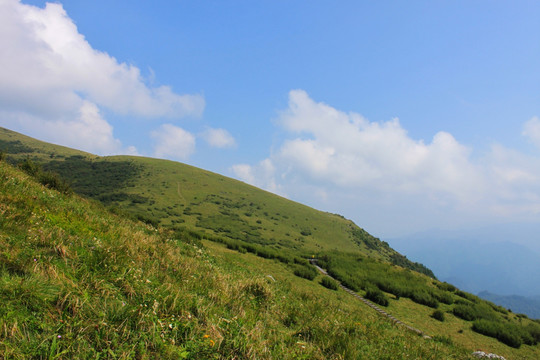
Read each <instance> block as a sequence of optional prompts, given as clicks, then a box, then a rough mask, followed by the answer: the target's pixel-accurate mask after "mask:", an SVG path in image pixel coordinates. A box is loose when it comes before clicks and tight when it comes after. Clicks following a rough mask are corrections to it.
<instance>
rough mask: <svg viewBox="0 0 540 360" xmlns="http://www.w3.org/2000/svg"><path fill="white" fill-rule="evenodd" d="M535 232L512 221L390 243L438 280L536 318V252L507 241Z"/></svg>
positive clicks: (539, 310) (539, 265) (539, 288)
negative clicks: (510, 223) (491, 226)
mask: <svg viewBox="0 0 540 360" xmlns="http://www.w3.org/2000/svg"><path fill="white" fill-rule="evenodd" d="M538 233H539V232H538V230H537V229H536V227H535V226H534V225H530V224H525V225H519V224H512V225H500V226H497V227H493V228H489V229H488V228H484V229H476V230H471V231H468V232H465V231H463V232H444V231H430V232H425V233H421V234H416V235H413V236H409V237H403V238H399V239H393V240H389V243H390V244H391V245H392V247H393V248H394V249H396V250H398V251H399V252H401V253H403V254H406V255H407V256H408V257H409V258H410V259H411V260H413V261H419V262H422V263H423V264H425V265H426V266H428V267H429V268H430V269H432V270H433V272H434V273H435V275H436V276H437V278H438V279H439V280H441V281H447V282H449V283H452V284H454V285H456V286H458V287H459V288H461V289H463V290H466V291H469V292H472V293H476V294H479V296H480V297H482V298H484V299H486V300H489V301H492V302H494V303H496V304H498V305H501V306H503V307H505V308H509V309H511V310H512V311H514V312H517V313H523V314H527V315H528V316H530V317H532V318H540V296H539V295H540V281H538V274H540V254H539V253H538V252H537V251H535V249H533V247H532V245H531V246H526V245H522V244H518V243H514V242H510V240H512V241H513V240H515V239H520V240H522V241H523V239H534V238H533V237H534V236H535V234H538ZM512 235H513V236H512ZM531 244H532V243H531ZM495 294H498V295H495Z"/></svg>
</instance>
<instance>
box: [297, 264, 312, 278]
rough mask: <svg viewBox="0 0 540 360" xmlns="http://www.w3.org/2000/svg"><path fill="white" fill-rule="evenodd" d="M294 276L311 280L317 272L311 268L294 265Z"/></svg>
mask: <svg viewBox="0 0 540 360" xmlns="http://www.w3.org/2000/svg"><path fill="white" fill-rule="evenodd" d="M294 275H296V276H299V277H301V278H304V279H308V280H313V279H315V277H316V276H317V270H316V269H315V268H313V267H311V266H309V265H308V266H302V265H296V267H295V268H294Z"/></svg>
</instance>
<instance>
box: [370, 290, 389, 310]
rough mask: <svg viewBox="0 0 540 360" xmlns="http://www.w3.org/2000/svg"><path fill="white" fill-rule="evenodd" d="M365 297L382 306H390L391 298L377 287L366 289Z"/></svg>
mask: <svg viewBox="0 0 540 360" xmlns="http://www.w3.org/2000/svg"><path fill="white" fill-rule="evenodd" d="M365 298H366V299H368V300H371V301H373V302H374V303H376V304H379V305H381V306H388V304H390V300H389V299H388V297H387V296H386V295H384V293H383V292H382V291H381V290H379V289H378V288H376V287H370V288H368V289H367V290H366V295H365Z"/></svg>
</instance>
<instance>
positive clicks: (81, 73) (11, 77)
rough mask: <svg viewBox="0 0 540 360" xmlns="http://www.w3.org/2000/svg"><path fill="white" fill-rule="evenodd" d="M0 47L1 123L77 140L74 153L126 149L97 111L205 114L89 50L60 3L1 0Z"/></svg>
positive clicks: (200, 105)
mask: <svg viewBox="0 0 540 360" xmlns="http://www.w3.org/2000/svg"><path fill="white" fill-rule="evenodd" d="M0 47H1V48H2V51H1V52H0V108H1V109H2V113H3V115H4V116H3V119H2V123H3V124H4V125H5V126H9V127H11V128H14V129H17V130H22V131H27V130H30V134H34V135H37V131H36V130H35V129H45V132H44V133H43V132H41V133H39V135H40V137H41V138H44V137H43V136H41V134H45V135H47V134H53V135H54V134H56V137H57V138H60V137H62V138H72V139H77V138H80V139H81V144H82V145H81V146H79V148H81V147H82V146H84V149H85V150H89V151H95V152H98V153H112V152H119V151H128V149H122V145H121V144H120V142H119V141H118V140H117V139H115V138H114V136H113V132H112V127H111V125H110V124H109V123H108V122H107V121H106V120H105V119H104V118H103V116H102V115H101V111H100V109H107V110H109V111H112V112H114V113H117V114H121V115H132V116H137V117H143V118H162V117H165V118H178V117H182V116H186V115H191V116H199V115H200V114H201V113H202V111H203V109H204V99H203V98H202V97H201V96H199V95H178V94H175V93H174V92H173V91H172V90H171V88H170V87H167V86H160V87H149V86H147V85H146V84H145V80H144V79H143V78H142V77H141V74H140V70H139V69H138V68H137V67H135V66H132V65H128V64H125V63H120V62H118V61H117V60H116V59H115V58H113V57H111V56H110V55H108V54H106V53H104V52H101V51H98V50H95V49H93V48H92V46H91V45H90V44H89V43H88V42H87V41H86V39H85V38H84V36H83V35H82V34H80V33H79V32H78V30H77V27H76V26H75V24H74V23H73V21H72V20H71V19H70V18H69V17H68V15H67V14H66V12H65V11H64V9H63V7H62V5H61V4H57V3H48V4H47V5H46V6H45V8H38V7H35V6H31V5H25V4H22V3H20V2H19V1H17V0H1V1H0ZM92 135H95V136H96V137H95V138H94V139H95V141H90V142H88V141H87V140H86V139H85V138H86V137H91V136H92ZM47 140H56V138H54V136H52V135H51V136H49V137H48V138H47ZM74 141H77V140H74ZM62 143H63V144H66V145H72V144H71V143H70V142H69V141H63V140H62Z"/></svg>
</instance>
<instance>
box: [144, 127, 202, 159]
mask: <svg viewBox="0 0 540 360" xmlns="http://www.w3.org/2000/svg"><path fill="white" fill-rule="evenodd" d="M151 136H152V138H153V139H154V141H155V147H154V155H155V156H156V157H158V158H169V159H175V160H187V159H188V158H189V156H190V155H191V154H193V152H194V151H195V136H194V135H193V134H191V133H190V132H188V131H186V130H184V129H182V128H179V127H177V126H174V125H171V124H164V125H162V126H161V127H159V129H157V130H155V131H153V132H152V133H151Z"/></svg>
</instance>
